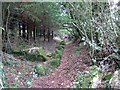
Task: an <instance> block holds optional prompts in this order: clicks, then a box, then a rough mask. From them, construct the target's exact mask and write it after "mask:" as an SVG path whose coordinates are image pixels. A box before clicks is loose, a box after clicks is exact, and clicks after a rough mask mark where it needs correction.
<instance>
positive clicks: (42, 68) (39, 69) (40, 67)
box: [34, 64, 47, 76]
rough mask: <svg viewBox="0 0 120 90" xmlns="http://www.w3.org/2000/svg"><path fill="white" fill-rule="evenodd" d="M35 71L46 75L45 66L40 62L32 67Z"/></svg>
mask: <svg viewBox="0 0 120 90" xmlns="http://www.w3.org/2000/svg"><path fill="white" fill-rule="evenodd" d="M34 70H35V73H36V74H38V75H41V76H44V75H46V73H47V68H46V67H45V66H43V65H42V64H37V65H36V66H35V67H34Z"/></svg>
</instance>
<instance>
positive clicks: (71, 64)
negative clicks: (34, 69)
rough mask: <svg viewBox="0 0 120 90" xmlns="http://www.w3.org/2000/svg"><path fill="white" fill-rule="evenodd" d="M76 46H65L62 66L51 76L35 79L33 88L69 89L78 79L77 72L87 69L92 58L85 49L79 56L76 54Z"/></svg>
mask: <svg viewBox="0 0 120 90" xmlns="http://www.w3.org/2000/svg"><path fill="white" fill-rule="evenodd" d="M74 50H75V44H69V45H66V46H65V49H64V52H63V56H62V60H61V64H60V66H59V67H58V68H57V69H56V70H55V71H54V72H53V73H51V74H49V75H47V76H44V77H38V78H34V79H33V85H32V86H31V87H32V88H69V87H71V86H72V85H73V81H74V80H75V79H76V78H77V72H78V71H83V70H85V69H86V68H87V64H85V63H87V62H88V61H90V57H89V55H88V52H87V50H86V49H85V48H83V49H81V52H82V53H81V54H80V55H79V56H78V55H76V54H75V52H74Z"/></svg>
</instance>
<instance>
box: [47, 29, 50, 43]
mask: <svg viewBox="0 0 120 90" xmlns="http://www.w3.org/2000/svg"><path fill="white" fill-rule="evenodd" d="M47 36H48V42H49V41H50V30H49V29H48V33H47Z"/></svg>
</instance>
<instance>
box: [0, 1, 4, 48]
mask: <svg viewBox="0 0 120 90" xmlns="http://www.w3.org/2000/svg"><path fill="white" fill-rule="evenodd" d="M0 27H1V28H0V50H1V49H2V39H3V38H2V32H3V30H2V2H0Z"/></svg>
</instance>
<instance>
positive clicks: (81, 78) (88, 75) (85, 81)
mask: <svg viewBox="0 0 120 90" xmlns="http://www.w3.org/2000/svg"><path fill="white" fill-rule="evenodd" d="M96 75H98V76H99V77H102V71H101V70H99V69H98V67H97V66H95V65H94V66H91V67H90V68H88V69H87V70H86V71H85V72H79V73H78V79H77V80H76V82H74V85H73V87H74V88H91V87H92V83H93V82H92V80H93V78H94V77H95V76H96Z"/></svg>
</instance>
